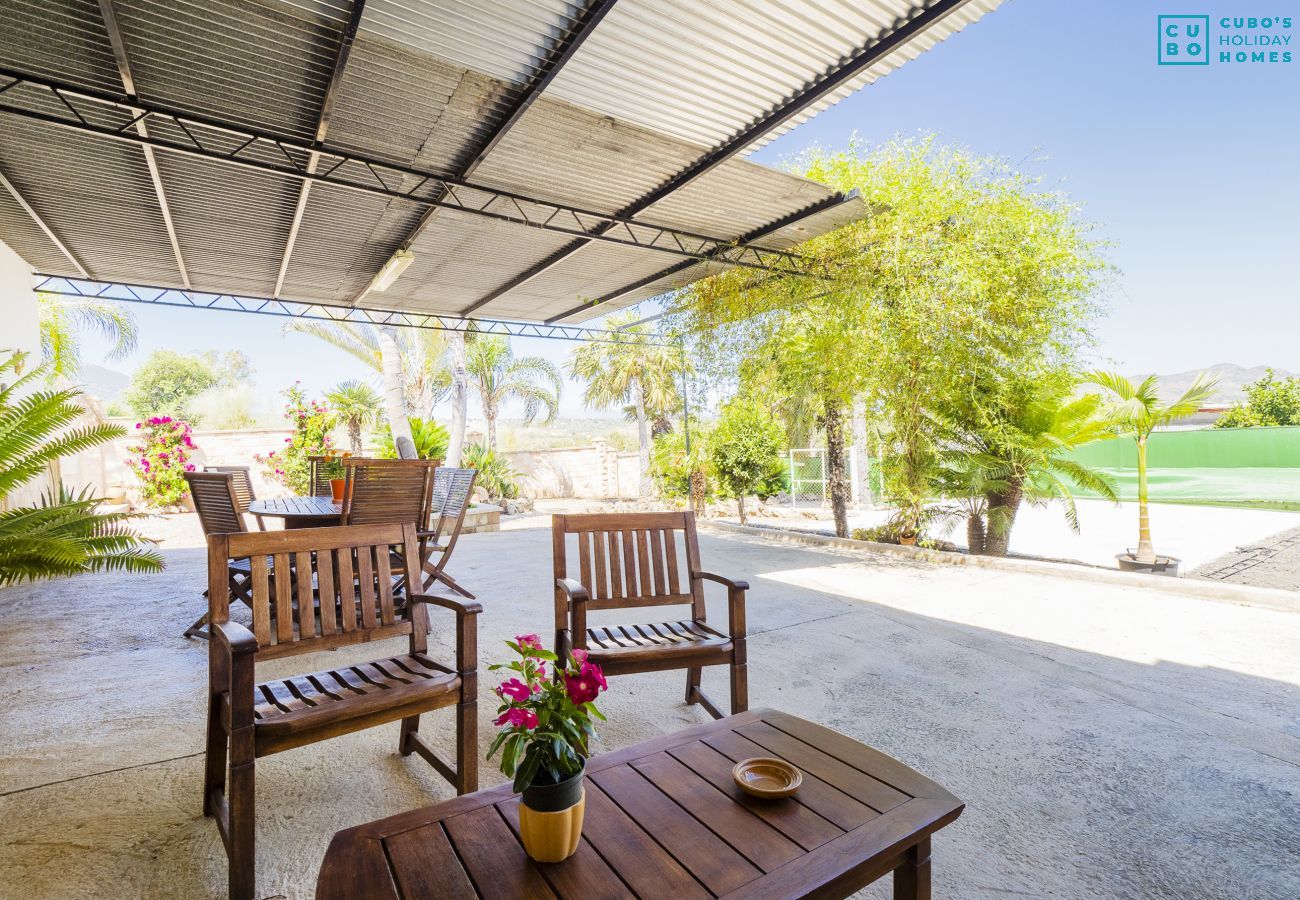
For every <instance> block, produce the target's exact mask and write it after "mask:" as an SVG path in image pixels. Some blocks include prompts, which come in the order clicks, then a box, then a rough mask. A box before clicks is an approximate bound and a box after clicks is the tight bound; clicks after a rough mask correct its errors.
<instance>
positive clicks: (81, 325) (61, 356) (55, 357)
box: [36, 294, 139, 379]
mask: <svg viewBox="0 0 1300 900" xmlns="http://www.w3.org/2000/svg"><path fill="white" fill-rule="evenodd" d="M36 303H37V313H38V315H39V319H38V321H39V327H40V333H41V356H42V357H43V358H44V360H45V364H46V365H47V366H48V369H47V371H48V372H49V374H50V375H51V376H53V377H55V378H67V379H74V378H76V376H77V372H78V371H79V370H80V369H81V332H83V331H97V332H99V334H100V335H101V336H103V337H105V338H108V339H109V340H110V341H112V342H113V347H112V349H111V350H110V351H109V353H108V359H111V360H112V359H123V358H125V357H126V356H127V355H129V354H130V353H132V352H134V350H135V347H136V339H137V337H138V334H139V329H138V328H137V326H136V321H135V316H134V315H132V314H131V312H130V310H128V309H126V308H125V307H124V306H123V305H122V304H120V303H115V302H113V301H111V300H96V299H92V298H88V297H87V298H81V297H63V296H58V295H55V294H37V295H36Z"/></svg>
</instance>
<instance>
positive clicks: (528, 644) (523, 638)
mask: <svg viewBox="0 0 1300 900" xmlns="http://www.w3.org/2000/svg"><path fill="white" fill-rule="evenodd" d="M515 643H516V644H518V645H519V649H520V650H522V651H524V653H528V652H529V651H530V650H541V649H542V639H541V638H539V637H538V636H537V635H535V634H517V635H515Z"/></svg>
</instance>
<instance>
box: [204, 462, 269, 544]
mask: <svg viewBox="0 0 1300 900" xmlns="http://www.w3.org/2000/svg"><path fill="white" fill-rule="evenodd" d="M203 471H204V472H229V473H230V474H231V475H233V476H234V477H233V478H232V479H231V482H230V483H231V487H233V488H234V490H235V505H236V506H237V507H238V509H239V511H240V513H242V514H245V515H247V514H248V505H249V504H250V503H252V502H253V501H254V500H256V499H257V495H256V494H255V493H253V475H252V469H251V468H250V467H248V466H204V467H203ZM253 518H254V519H256V520H257V530H258V531H266V523H264V522H263V521H262V517H261V516H259V515H256V514H255V515H254V516H253Z"/></svg>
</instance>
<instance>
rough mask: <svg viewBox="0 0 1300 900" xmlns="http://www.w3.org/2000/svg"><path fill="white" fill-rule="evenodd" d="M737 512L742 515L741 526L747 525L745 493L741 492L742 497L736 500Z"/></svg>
mask: <svg viewBox="0 0 1300 900" xmlns="http://www.w3.org/2000/svg"><path fill="white" fill-rule="evenodd" d="M736 511H737V512H738V513H739V514H740V524H741V525H744V524H745V492H744V491H741V492H740V496H739V497H737V498H736Z"/></svg>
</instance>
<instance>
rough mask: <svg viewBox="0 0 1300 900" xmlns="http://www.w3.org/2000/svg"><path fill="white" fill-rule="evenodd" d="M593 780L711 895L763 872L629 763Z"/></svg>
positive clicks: (726, 890) (724, 891)
mask: <svg viewBox="0 0 1300 900" xmlns="http://www.w3.org/2000/svg"><path fill="white" fill-rule="evenodd" d="M592 780H594V781H595V782H596V784H598V785H599V786H600V788H601V790H603V791H604V792H605V794H606V796H608V797H609V798H610V799H611V800H613V801H614V802H615V803H617V804H618V806H619V808H620V809H622V810H623V811H624V812H625V813H627V814H628V816H630V817H631V818H632V819H633V820H634V821H635V822H636V823H637V824H638V825H640V826H641V827H642V828H643V829H645V830H646V831H647V832H649V833H650V835H651V836H652V837H653V838H654V839H655V840H656V841H657V842H658V843H659V845H660V846H662V847H663V848H664V849H665V850H667V851H668V852H669V853H671V854H672V856H673V858H674V859H676V860H677V861H678V862H679V863H681V866H682V868H684V869H686V870H687V871H688V872H690V873H692V874H693V875H694V876H695V877H696V878H698V879H699V880H700V882H701V883H703V885H704V886H705V887H706V888H708V889H709V890H710V891H711V892H712V893H714V894H724V893H727V892H728V891H734V890H735V889H736V888H738V887H740V886H741V885H742V884H748V883H749V882H751V881H753V880H754V879H755V878H757V877H758V876H759V875H761V874H762V873H761V872H760V871H759V870H758V869H757V868H756V867H755V866H753V865H751V864H750V863H749V862H748V861H746V860H745V858H744V857H742V856H741V855H740V854H739V853H737V852H736V851H735V850H733V849H732V848H731V847H729V846H727V845H726V844H725V843H724V842H723V841H722V839H721V838H719V837H718V836H717V835H716V834H714V833H713V832H711V831H709V829H707V828H705V827H704V826H703V825H701V824H700V823H699V821H698V820H697V819H696V818H695V817H694V816H692V815H691V814H690V813H688V812H687V811H686V810H684V809H682V808H681V807H680V806H678V805H677V804H676V803H674V802H673V801H672V800H671V799H669V797H668V796H667V795H666V794H664V792H663V791H661V790H659V788H657V787H655V786H654V785H653V784H651V783H650V782H649V781H647V780H646V779H645V778H644V777H643V776H642V775H640V774H639V773H638V772H637V771H636V769H635V768H633V767H632V766H617V767H616V768H613V769H606V770H605V771H603V772H600V773H598V774H596V775H594V776H593V778H592Z"/></svg>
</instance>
